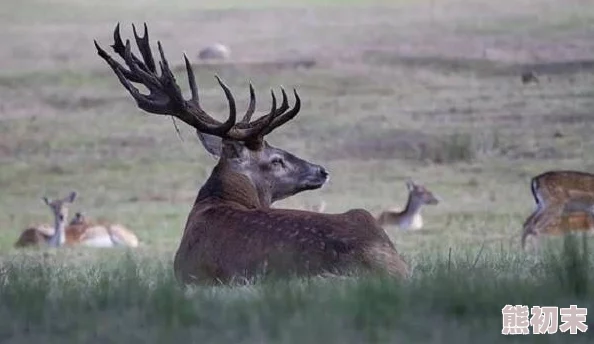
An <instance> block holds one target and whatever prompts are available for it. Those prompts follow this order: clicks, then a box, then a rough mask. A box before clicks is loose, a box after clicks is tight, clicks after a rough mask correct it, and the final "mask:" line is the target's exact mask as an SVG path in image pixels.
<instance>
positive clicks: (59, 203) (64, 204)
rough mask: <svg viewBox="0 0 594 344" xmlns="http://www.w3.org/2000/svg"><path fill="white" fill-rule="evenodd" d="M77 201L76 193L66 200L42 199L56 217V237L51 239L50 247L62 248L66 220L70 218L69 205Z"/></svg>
mask: <svg viewBox="0 0 594 344" xmlns="http://www.w3.org/2000/svg"><path fill="white" fill-rule="evenodd" d="M75 199H76V191H72V192H70V194H69V195H68V196H66V197H64V198H59V199H55V200H50V199H48V198H47V197H42V200H43V201H44V202H45V204H47V206H48V207H50V209H51V211H52V214H53V215H54V221H55V222H54V224H55V226H54V228H55V232H54V235H53V236H52V237H51V238H50V239H49V242H48V243H49V245H50V246H52V247H58V246H62V245H63V244H64V241H65V239H66V238H65V235H64V230H65V227H66V219H67V218H68V204H71V203H72V202H74V200H75Z"/></svg>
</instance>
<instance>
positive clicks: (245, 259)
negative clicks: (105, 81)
mask: <svg viewBox="0 0 594 344" xmlns="http://www.w3.org/2000/svg"><path fill="white" fill-rule="evenodd" d="M133 31H134V36H135V40H136V43H137V45H138V50H139V51H140V54H141V55H142V60H141V59H140V58H138V57H137V56H136V55H134V54H133V53H132V51H131V47H130V41H129V40H126V44H125V45H124V44H123V42H122V40H121V38H120V33H119V24H118V25H117V26H116V29H115V31H114V40H115V43H114V44H113V45H112V46H111V47H112V48H113V50H114V51H115V52H116V53H117V54H118V55H120V57H122V58H123V59H124V61H125V63H126V65H127V66H128V68H129V69H126V68H125V67H124V66H123V65H121V64H120V63H119V62H117V61H115V60H114V59H113V58H112V57H111V56H110V55H109V54H108V53H106V52H105V51H104V50H103V49H102V48H101V47H100V46H99V45H98V43H97V42H96V41H95V46H96V48H97V53H98V55H99V56H100V57H101V58H103V59H104V60H105V62H107V64H108V65H109V66H110V67H111V69H112V70H113V71H114V72H115V74H116V76H117V77H118V79H119V81H120V83H121V84H122V85H123V86H124V87H125V88H126V90H127V91H128V92H129V93H130V95H131V96H132V97H133V98H134V100H135V101H136V104H137V106H138V107H139V108H140V109H142V110H144V111H146V112H148V113H153V114H157V115H170V116H174V117H177V118H178V119H180V120H181V121H183V122H185V123H186V124H188V125H190V126H192V127H193V128H195V129H196V132H197V135H198V137H199V138H200V141H201V142H202V144H203V146H204V147H205V149H206V150H207V151H208V152H210V153H211V154H213V155H215V156H218V158H219V160H218V163H217V164H216V166H215V167H214V168H213V170H212V172H211V174H210V176H209V177H208V179H207V180H206V182H205V184H204V185H203V186H202V187H201V188H200V191H199V192H198V195H197V197H196V200H195V202H194V205H193V208H192V210H191V211H190V213H189V215H188V218H187V222H186V226H185V229H184V233H183V236H182V239H181V242H180V244H179V247H178V250H177V252H176V254H175V258H174V270H175V275H176V278H177V279H178V281H180V282H181V283H183V284H210V283H223V284H227V283H231V282H232V281H233V280H234V279H235V278H239V279H252V278H253V277H257V276H258V275H261V274H266V273H270V274H273V275H277V276H278V275H285V276H287V274H289V275H293V276H312V275H320V274H324V273H327V272H331V273H336V274H343V273H347V272H348V271H351V272H352V271H353V270H358V271H367V272H383V273H387V274H388V275H391V276H397V277H403V278H406V277H407V276H409V272H408V266H407V264H406V263H405V261H404V260H403V259H402V257H401V256H400V255H399V253H398V252H397V250H396V248H395V246H394V244H393V243H392V242H391V241H390V239H389V237H388V236H387V234H386V233H385V232H384V230H383V229H382V228H381V226H379V224H378V223H377V222H376V221H375V219H374V218H373V216H372V215H371V214H370V213H369V212H367V211H365V210H362V209H354V210H350V211H347V212H345V213H343V214H322V213H315V212H309V211H303V210H289V209H274V208H270V205H271V204H272V203H273V202H275V201H278V200H281V199H285V198H287V197H290V196H292V195H295V194H297V193H299V192H303V191H305V190H314V189H319V188H321V187H322V185H324V183H325V182H326V180H327V179H328V172H327V171H326V170H325V169H324V168H323V167H322V166H319V165H316V164H313V163H310V162H308V161H305V160H303V159H300V158H298V157H296V156H295V155H293V154H291V153H288V152H286V151H284V150H282V149H279V148H275V147H273V146H272V145H270V144H268V142H267V141H266V140H264V137H265V136H266V135H268V134H270V133H271V132H272V131H273V130H274V129H276V128H278V127H280V126H281V125H283V124H285V123H287V122H288V121H290V120H291V119H293V118H294V117H295V116H296V115H297V113H298V112H299V110H300V107H301V101H300V99H299V96H298V95H297V91H295V90H294V91H293V93H294V95H295V105H294V106H293V107H292V108H291V109H289V105H288V102H287V95H286V93H285V91H284V90H282V103H281V105H280V107H279V108H277V105H276V98H275V95H274V92H271V93H272V107H271V110H270V112H269V113H268V114H266V115H263V116H262V117H260V118H258V119H257V120H254V121H251V117H252V115H253V114H254V110H255V105H256V98H255V95H254V90H253V87H252V85H251V84H250V102H249V105H248V110H247V112H246V113H245V115H244V116H243V118H242V119H241V120H240V121H239V122H238V123H236V107H235V100H234V98H233V95H232V93H231V91H230V90H229V88H228V87H227V85H225V83H224V82H223V81H221V79H220V78H219V77H218V76H217V77H216V79H217V81H218V83H219V85H220V87H221V88H222V90H223V91H224V93H225V97H226V98H227V102H228V104H229V117H228V118H227V120H226V121H225V122H220V121H218V120H216V119H215V118H213V117H211V116H210V115H208V114H207V113H206V111H204V110H203V109H202V107H201V105H200V102H199V95H198V88H197V86H196V81H195V76H194V73H193V70H192V66H191V64H190V62H189V61H188V59H187V57H186V56H185V55H184V60H185V67H186V71H187V75H188V82H189V86H190V91H191V98H190V99H189V100H185V99H184V97H183V95H182V92H181V90H180V87H179V86H178V85H177V83H176V81H175V78H174V75H173V73H172V71H171V69H170V67H169V64H168V62H167V59H166V58H165V54H164V53H163V48H162V46H161V42H158V43H157V45H158V48H159V53H160V57H161V61H160V62H159V68H160V71H161V73H160V75H159V73H158V72H157V69H156V65H155V61H154V60H153V56H152V53H151V49H150V44H149V38H148V30H147V27H146V24H145V26H144V34H143V36H142V37H140V36H139V35H138V34H137V33H136V28H135V27H134V26H133ZM132 82H136V83H140V84H143V85H144V86H146V87H147V88H148V90H149V93H148V94H142V93H140V91H139V90H138V89H137V88H136V87H135V86H134V85H133V84H132Z"/></svg>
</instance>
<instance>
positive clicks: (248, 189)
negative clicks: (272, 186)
mask: <svg viewBox="0 0 594 344" xmlns="http://www.w3.org/2000/svg"><path fill="white" fill-rule="evenodd" d="M207 199H209V200H212V199H215V200H218V201H222V202H232V203H236V204H239V205H240V206H243V207H246V208H250V209H256V208H269V207H270V204H271V200H270V197H269V196H267V195H266V193H265V192H262V191H259V190H258V188H256V185H255V183H254V182H253V181H252V180H251V179H250V178H249V177H248V176H246V175H244V174H242V173H239V172H236V171H233V169H232V168H231V167H230V166H229V165H228V164H225V163H223V162H220V163H219V164H217V165H216V166H215V168H214V169H213V171H212V173H211V174H210V177H209V178H208V180H207V181H206V183H205V184H204V185H203V186H202V187H201V188H200V191H199V192H198V197H197V198H196V203H197V202H201V201H203V200H207Z"/></svg>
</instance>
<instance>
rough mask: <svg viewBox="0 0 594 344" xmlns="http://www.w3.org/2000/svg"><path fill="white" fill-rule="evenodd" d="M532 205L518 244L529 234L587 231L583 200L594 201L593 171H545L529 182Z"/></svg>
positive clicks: (589, 227) (584, 202)
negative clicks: (591, 172)
mask: <svg viewBox="0 0 594 344" xmlns="http://www.w3.org/2000/svg"><path fill="white" fill-rule="evenodd" d="M530 189H531V191H532V196H533V197H534V201H535V202H536V209H535V210H534V211H533V212H532V214H530V216H528V218H526V220H525V221H524V224H523V226H522V239H521V245H522V248H523V249H524V248H525V246H526V240H527V239H528V237H529V236H534V237H535V239H538V236H539V235H541V234H553V235H555V234H556V235H559V234H564V233H567V232H568V231H589V230H591V228H592V223H591V217H590V214H589V213H588V211H587V210H586V209H585V208H584V204H589V203H591V202H594V174H590V173H586V172H580V171H564V170H560V171H548V172H545V173H542V174H540V175H538V176H535V177H533V178H532V180H531V182H530Z"/></svg>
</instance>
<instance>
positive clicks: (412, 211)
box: [402, 194, 423, 221]
mask: <svg viewBox="0 0 594 344" xmlns="http://www.w3.org/2000/svg"><path fill="white" fill-rule="evenodd" d="M422 206H423V202H422V201H421V200H420V199H418V198H417V197H415V196H413V195H412V194H409V195H408V200H407V202H406V207H405V208H404V210H403V211H402V219H403V220H404V219H405V220H408V221H412V220H413V219H414V217H416V216H418V215H419V214H421V207H422Z"/></svg>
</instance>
